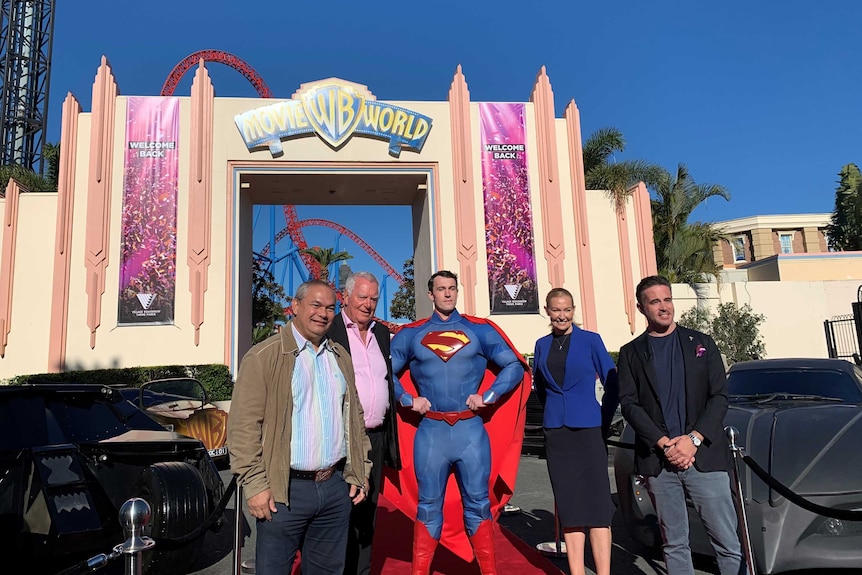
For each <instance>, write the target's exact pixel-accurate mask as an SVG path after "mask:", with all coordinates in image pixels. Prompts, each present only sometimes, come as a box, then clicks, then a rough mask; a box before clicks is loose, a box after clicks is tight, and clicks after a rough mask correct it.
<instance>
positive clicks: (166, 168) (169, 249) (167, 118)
mask: <svg viewBox="0 0 862 575" xmlns="http://www.w3.org/2000/svg"><path fill="white" fill-rule="evenodd" d="M127 102H128V106H127V109H126V158H125V165H124V173H123V221H122V250H121V252H120V298H119V299H120V301H119V307H118V319H117V323H118V324H119V325H133V324H172V323H173V322H174V295H175V292H176V268H177V181H178V173H179V155H178V151H177V140H178V138H179V108H180V106H179V99H178V98H163V97H136V98H129V99H128V100H127Z"/></svg>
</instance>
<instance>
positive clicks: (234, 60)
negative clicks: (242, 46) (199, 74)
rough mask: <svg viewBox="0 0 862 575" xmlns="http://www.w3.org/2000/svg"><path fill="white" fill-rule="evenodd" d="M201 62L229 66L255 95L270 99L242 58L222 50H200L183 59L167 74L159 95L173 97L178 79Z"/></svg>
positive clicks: (268, 92) (258, 79) (254, 72)
mask: <svg viewBox="0 0 862 575" xmlns="http://www.w3.org/2000/svg"><path fill="white" fill-rule="evenodd" d="M201 60H204V61H205V62H218V63H219V64H225V65H226V66H230V67H231V68H233V69H234V70H236V71H237V72H239V73H240V74H242V75H243V76H245V78H246V79H247V80H248V81H249V82H251V85H252V86H254V89H255V90H257V93H258V95H259V96H260V97H261V98H272V91H271V90H270V89H269V86H267V85H266V82H264V81H263V78H261V77H260V75H259V74H258V73H257V72H256V71H255V70H254V68H252V67H251V66H250V65H249V64H248V63H247V62H246V61H245V60H243V59H242V58H239V57H237V56H234V55H233V54H229V53H228V52H224V51H222V50H200V51H198V52H195V53H194V54H189V55H188V56H186V57H185V58H183V59H182V61H181V62H180V63H179V64H177V65H176V66H174V69H173V70H171V73H170V74H168V79H167V80H165V85H164V86H162V93H161V95H162V96H173V95H174V90H176V89H177V84H179V83H180V79H181V78H182V77H183V75H184V74H185V73H186V72H188V71H189V70H191V69H192V68H194V67H195V66H197V65H198V63H199V62H200V61H201Z"/></svg>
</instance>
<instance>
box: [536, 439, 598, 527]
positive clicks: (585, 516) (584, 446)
mask: <svg viewBox="0 0 862 575" xmlns="http://www.w3.org/2000/svg"><path fill="white" fill-rule="evenodd" d="M545 453H546V455H547V458H548V475H549V476H550V477H551V487H552V488H553V490H554V501H555V502H556V504H557V513H558V514H559V516H560V523H561V524H562V526H563V527H564V528H568V527H609V526H610V524H611V520H612V518H613V515H614V502H613V500H612V499H611V483H610V480H609V479H608V452H607V449H606V448H605V443H604V440H603V439H602V430H601V428H600V427H585V428H571V427H559V428H555V429H547V428H546V429H545Z"/></svg>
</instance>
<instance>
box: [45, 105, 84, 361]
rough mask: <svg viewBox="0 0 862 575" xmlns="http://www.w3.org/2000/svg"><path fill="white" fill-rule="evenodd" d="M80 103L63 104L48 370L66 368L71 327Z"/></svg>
mask: <svg viewBox="0 0 862 575" xmlns="http://www.w3.org/2000/svg"><path fill="white" fill-rule="evenodd" d="M80 114H81V104H79V103H78V100H77V99H76V98H75V96H73V95H72V94H71V93H69V94H68V95H67V96H66V99H65V101H63V121H62V128H61V129H60V170H59V173H58V174H57V230H56V234H57V236H56V239H55V244H54V283H53V288H52V290H51V291H52V293H51V320H50V322H51V323H50V326H49V333H48V366H47V371H48V372H49V373H51V372H58V371H63V370H64V369H65V367H66V340H67V337H68V335H67V333H68V326H69V273H70V269H71V264H72V254H71V251H70V250H71V249H72V217H73V214H74V211H75V210H74V207H75V166H76V164H77V161H78V147H77V145H78V117H79V116H80Z"/></svg>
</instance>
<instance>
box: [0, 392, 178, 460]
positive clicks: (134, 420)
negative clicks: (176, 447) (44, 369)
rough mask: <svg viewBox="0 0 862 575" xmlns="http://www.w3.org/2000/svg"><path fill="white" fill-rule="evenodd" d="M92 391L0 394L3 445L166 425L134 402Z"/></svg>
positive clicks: (75, 439)
mask: <svg viewBox="0 0 862 575" xmlns="http://www.w3.org/2000/svg"><path fill="white" fill-rule="evenodd" d="M117 399H118V398H115V397H114V396H110V397H106V396H104V395H100V394H99V393H93V392H68V393H64V392H54V393H45V394H21V395H11V394H10V395H4V396H3V397H0V449H21V448H27V447H37V446H41V445H57V444H61V443H84V442H91V441H101V440H103V439H108V438H111V437H116V436H118V435H121V434H123V433H125V432H126V431H129V430H131V429H150V430H153V431H156V430H161V431H164V428H163V427H162V426H160V425H159V424H158V423H156V422H155V421H153V420H152V419H150V418H149V417H147V416H146V415H144V414H143V413H142V412H140V411H139V410H138V409H136V408H135V406H134V405H132V404H131V403H129V402H127V401H125V400H119V401H118V400H117Z"/></svg>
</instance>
